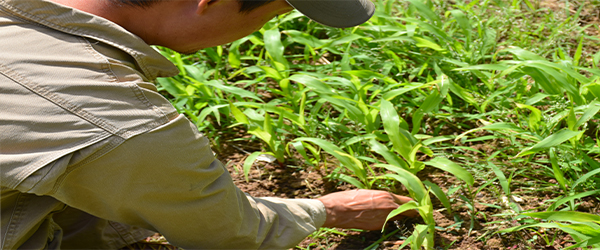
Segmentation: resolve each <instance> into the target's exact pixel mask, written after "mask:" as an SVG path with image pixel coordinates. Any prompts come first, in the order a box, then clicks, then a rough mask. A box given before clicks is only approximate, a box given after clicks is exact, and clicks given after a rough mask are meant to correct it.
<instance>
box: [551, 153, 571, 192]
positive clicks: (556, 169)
mask: <svg viewBox="0 0 600 250" xmlns="http://www.w3.org/2000/svg"><path fill="white" fill-rule="evenodd" d="M554 151H555V150H554V148H551V149H550V150H549V152H548V154H549V155H550V162H551V164H552V172H553V173H554V178H556V181H557V182H558V184H559V185H560V188H561V189H562V190H563V191H565V192H566V191H567V185H566V182H565V176H564V175H563V172H562V170H561V169H560V165H558V160H557V159H556V153H555V152H554Z"/></svg>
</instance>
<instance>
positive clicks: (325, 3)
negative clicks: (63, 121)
mask: <svg viewBox="0 0 600 250" xmlns="http://www.w3.org/2000/svg"><path fill="white" fill-rule="evenodd" d="M110 1H112V2H113V3H117V4H119V5H128V6H137V7H142V8H144V7H149V6H151V5H153V4H155V3H157V2H160V1H167V0H110ZM236 1H238V2H239V5H240V8H239V12H241V13H249V12H251V11H252V10H254V9H257V8H259V7H261V6H263V5H265V4H268V3H270V2H273V1H275V0H236ZM285 1H286V2H287V3H288V4H290V5H291V6H292V7H294V8H296V9H297V10H298V11H300V12H301V13H303V14H304V15H306V16H308V17H309V18H311V19H313V20H315V21H317V22H319V23H322V24H324V25H327V26H332V27H337V28H346V27H352V26H356V25H359V24H361V23H363V22H365V21H367V20H368V19H369V18H371V16H372V15H373V12H374V10H375V6H374V5H373V4H372V3H371V2H370V0H285Z"/></svg>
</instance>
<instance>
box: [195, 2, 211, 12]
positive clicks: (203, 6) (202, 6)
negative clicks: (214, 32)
mask: <svg viewBox="0 0 600 250" xmlns="http://www.w3.org/2000/svg"><path fill="white" fill-rule="evenodd" d="M211 1H212V0H199V1H198V7H197V8H196V14H197V15H202V13H203V12H204V11H205V10H206V9H207V8H208V3H210V2H211Z"/></svg>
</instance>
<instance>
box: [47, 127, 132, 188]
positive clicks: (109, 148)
mask: <svg viewBox="0 0 600 250" xmlns="http://www.w3.org/2000/svg"><path fill="white" fill-rule="evenodd" d="M106 139H108V140H110V137H108V138H106ZM125 141H126V140H125V139H123V138H121V137H117V140H111V141H110V142H109V143H108V144H107V145H105V146H104V147H102V149H100V150H98V151H96V152H94V153H93V154H91V155H90V156H88V157H86V158H85V159H84V160H83V161H81V162H78V163H77V164H74V165H72V166H68V167H67V169H66V170H65V173H63V174H62V175H61V176H60V177H58V179H57V180H56V182H55V183H54V187H53V188H52V190H51V191H50V192H49V193H48V194H47V195H53V194H55V193H56V192H57V191H58V188H59V187H60V185H61V184H62V182H63V181H64V180H65V178H66V177H67V176H68V175H69V174H70V173H71V172H73V171H75V170H76V169H78V168H80V167H82V166H84V165H86V164H88V163H90V162H92V161H94V160H96V159H98V158H100V157H101V156H103V155H105V154H106V153H108V152H110V151H112V150H113V149H115V148H116V147H118V146H119V145H121V144H122V143H123V142H125Z"/></svg>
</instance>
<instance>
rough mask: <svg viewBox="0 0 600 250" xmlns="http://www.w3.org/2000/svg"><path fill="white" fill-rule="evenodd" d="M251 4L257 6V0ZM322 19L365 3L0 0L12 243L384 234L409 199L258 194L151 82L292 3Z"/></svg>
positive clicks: (1, 126) (199, 242)
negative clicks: (168, 52)
mask: <svg viewBox="0 0 600 250" xmlns="http://www.w3.org/2000/svg"><path fill="white" fill-rule="evenodd" d="M250 1H252V0H250ZM290 4H291V5H294V6H296V7H297V8H298V9H299V10H300V11H302V12H303V13H305V14H306V15H308V16H309V17H311V18H313V19H315V20H317V21H319V22H322V23H324V24H328V25H332V26H336V27H345V26H353V25H357V24H359V23H362V22H364V21H366V20H367V19H368V18H369V17H370V15H371V14H372V13H373V5H372V4H371V3H370V2H368V0H367V1H364V0H347V1H313V2H310V1H302V0H293V1H292V0H290V3H288V2H286V1H284V0H273V1H265V2H259V3H256V2H255V3H247V2H246V3H245V2H244V1H241V2H238V1H234V0H157V1H140V0H0V48H1V50H0V166H1V167H2V175H1V177H2V179H1V189H0V193H1V208H2V214H1V216H2V217H1V222H2V223H1V232H0V233H1V234H0V238H1V240H0V241H1V242H0V243H1V248H2V249H45V248H49V249H58V248H78V249H89V248H102V249H116V248H120V247H123V246H125V245H128V244H131V243H134V242H136V241H139V240H141V239H143V238H145V237H147V236H149V235H151V234H152V233H153V232H160V233H161V234H163V235H164V236H165V237H166V238H167V239H168V240H169V241H170V243H172V244H173V245H176V246H179V247H183V248H191V249H215V248H229V249H238V248H270V249H283V248H289V247H293V246H294V245H295V244H297V243H298V242H299V241H300V240H302V239H303V238H304V237H306V236H307V235H308V234H310V233H311V232H313V231H314V230H315V229H317V228H319V227H321V226H326V227H343V228H363V229H369V230H374V229H380V228H381V227H382V226H383V222H384V220H385V218H386V216H387V214H388V213H389V212H390V211H391V210H393V209H395V208H397V207H398V206H399V204H403V203H406V202H408V201H410V199H409V198H407V197H402V196H397V195H393V194H389V193H388V192H382V191H370V190H354V191H347V192H338V193H333V194H329V195H326V196H323V197H321V198H319V199H314V200H313V199H276V198H254V197H250V196H247V195H245V194H244V193H243V192H241V191H240V190H239V189H237V188H236V187H235V186H234V184H233V182H232V180H231V177H230V176H229V174H228V173H227V170H226V169H225V168H224V166H223V165H222V164H221V163H220V162H219V161H218V160H216V159H215V156H214V155H213V154H212V151H211V150H210V147H209V142H208V140H207V139H206V138H205V137H204V136H202V135H201V134H200V133H198V131H197V129H196V127H195V126H194V125H192V124H191V123H190V122H189V121H188V120H186V119H185V117H183V116H182V115H179V114H178V113H177V112H176V110H175V108H173V106H171V105H170V104H169V102H168V101H167V100H166V99H164V98H163V97H162V96H160V94H158V93H157V91H156V88H155V86H154V85H153V84H152V83H151V82H152V81H153V80H154V79H155V78H156V77H167V76H173V75H176V74H177V73H178V71H177V69H176V67H174V66H173V65H172V64H171V63H170V62H169V61H168V60H167V59H165V58H163V57H162V56H161V55H160V54H158V53H157V52H156V51H154V50H153V49H152V48H151V47H149V46H148V44H154V45H162V46H166V47H169V48H172V49H174V50H177V51H180V52H184V53H185V52H193V51H196V50H198V49H201V48H206V47H210V46H215V45H219V44H223V43H227V42H231V41H234V40H236V39H238V38H241V37H244V36H246V35H248V34H250V33H251V32H253V31H255V30H257V29H259V28H260V27H261V26H262V25H263V24H264V23H265V22H267V21H268V20H270V19H271V18H273V17H274V16H275V15H277V14H282V13H285V12H288V11H290V10H292V9H293V8H292V7H291V5H290Z"/></svg>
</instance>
